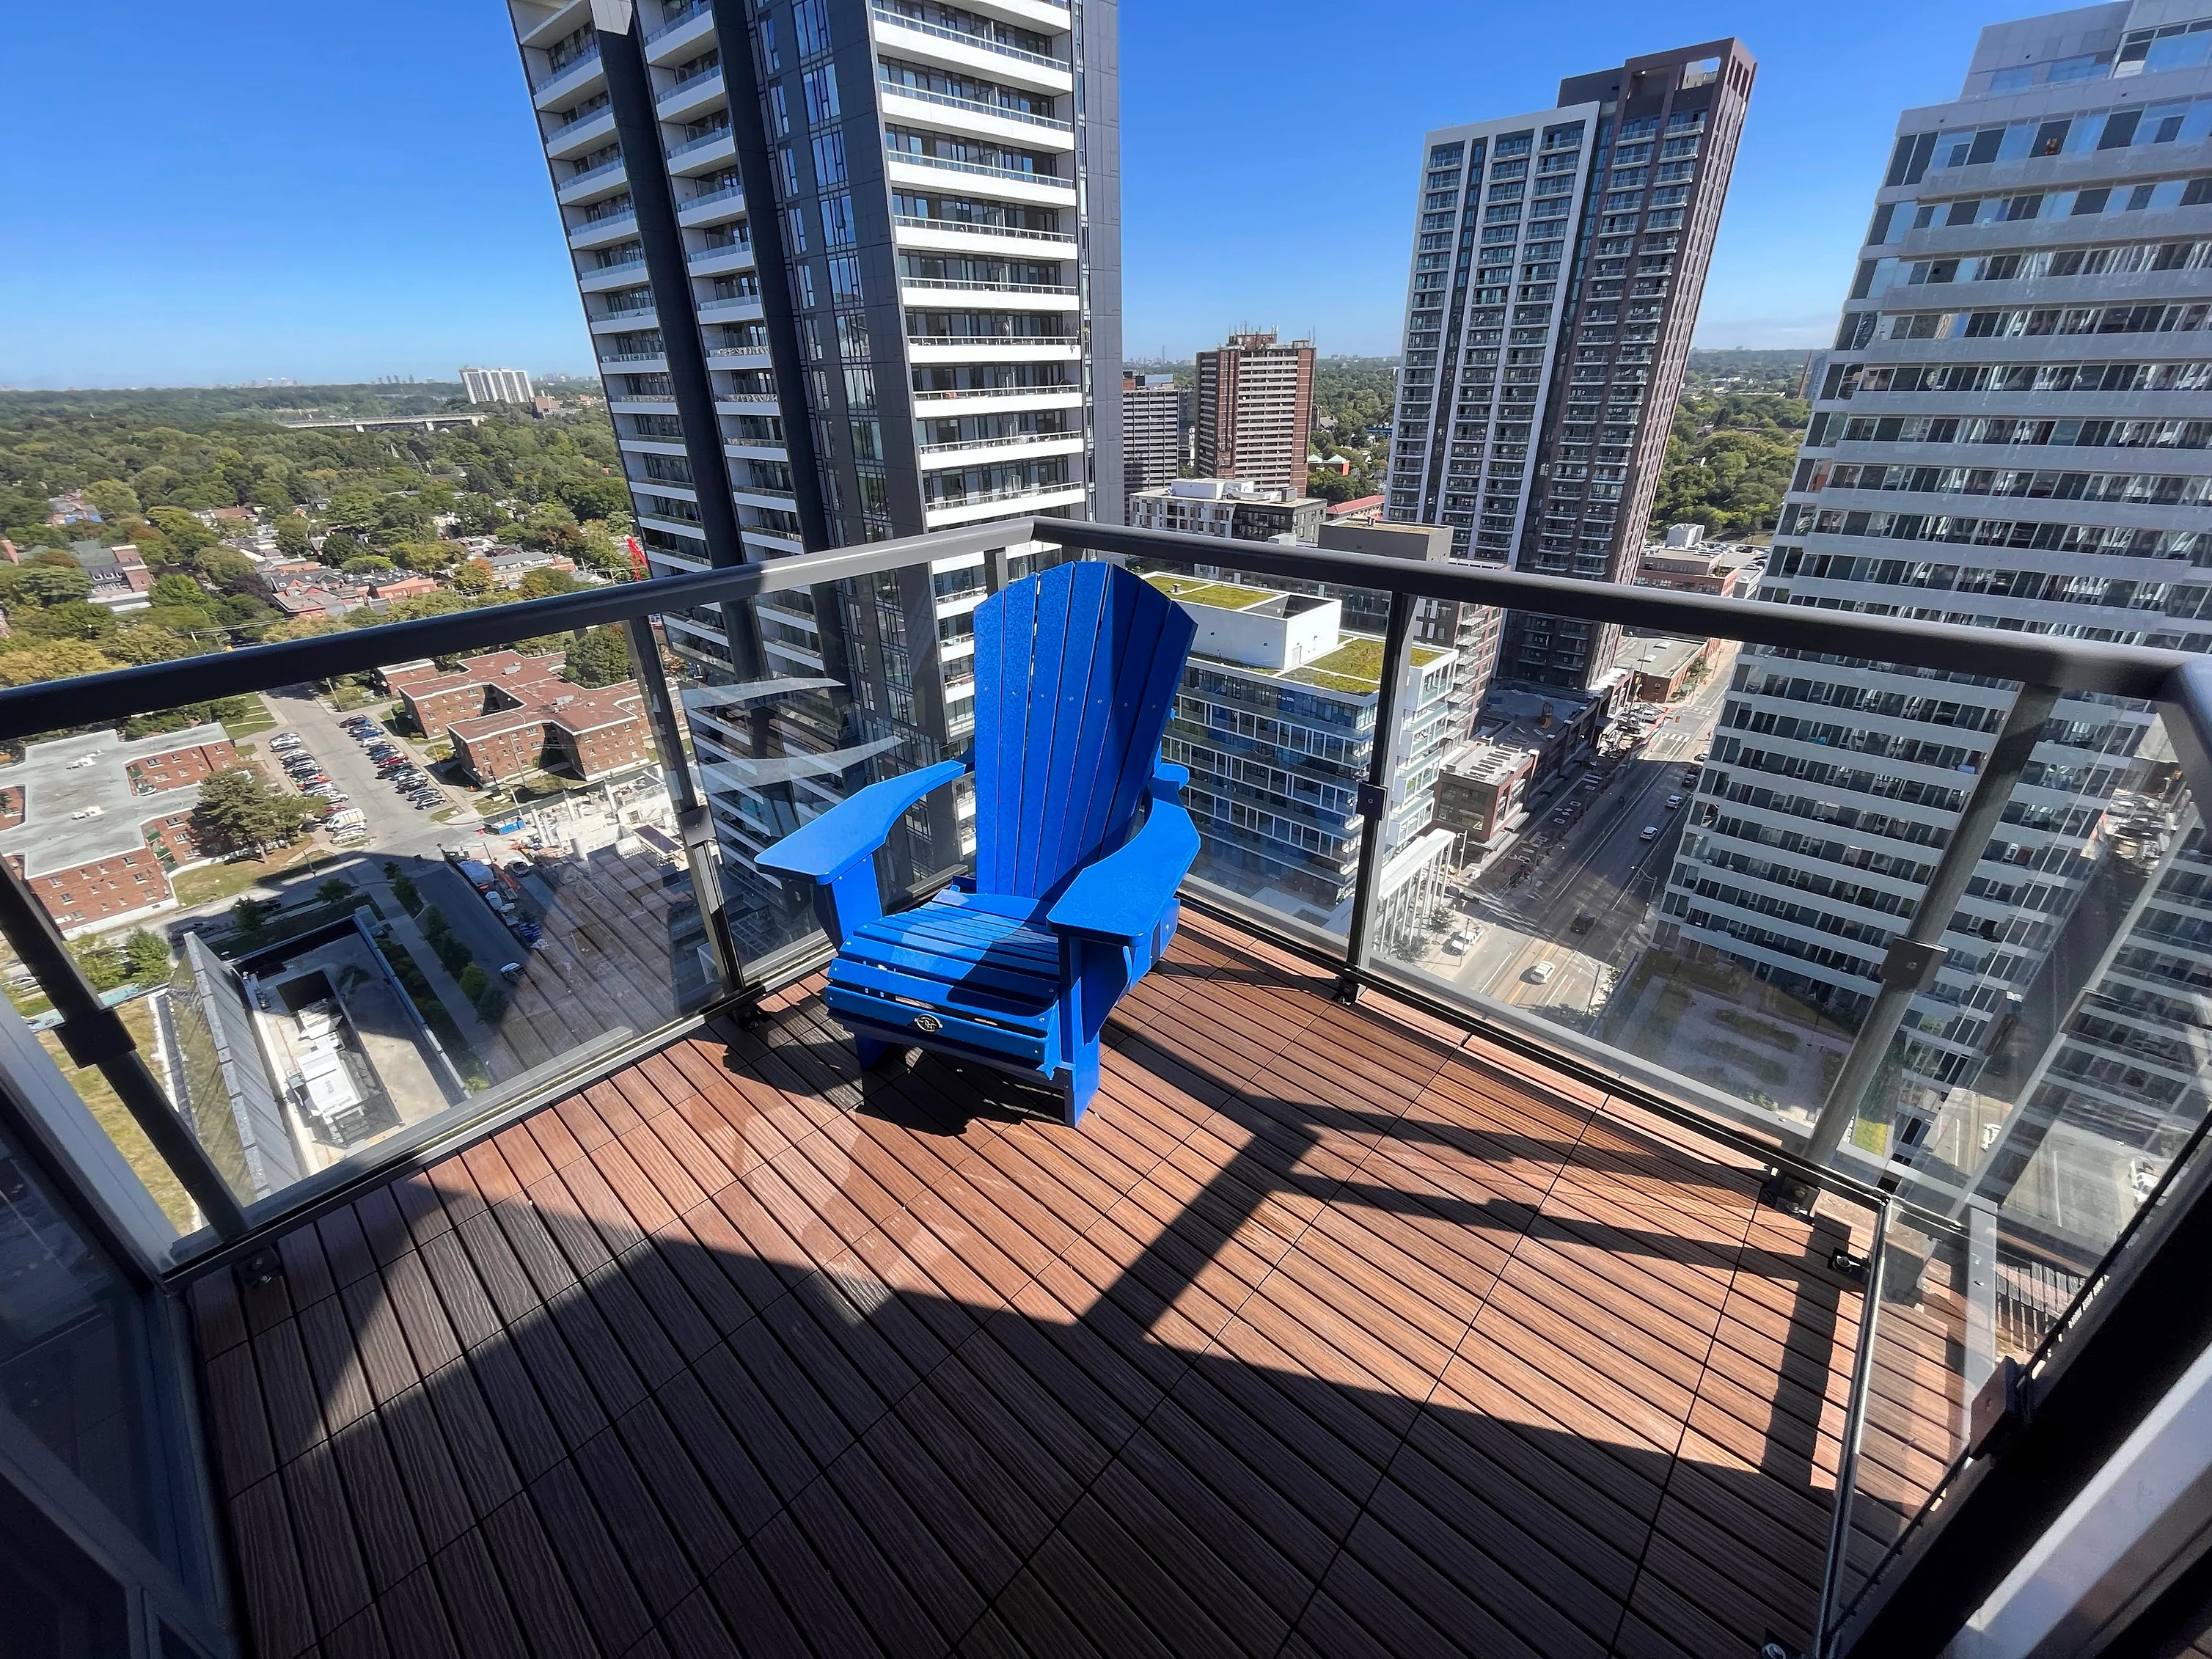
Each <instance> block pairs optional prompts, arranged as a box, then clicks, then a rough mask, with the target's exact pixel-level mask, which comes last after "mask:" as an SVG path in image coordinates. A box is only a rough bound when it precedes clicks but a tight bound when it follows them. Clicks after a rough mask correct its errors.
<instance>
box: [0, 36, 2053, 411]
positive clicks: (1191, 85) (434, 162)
mask: <svg viewBox="0 0 2212 1659" xmlns="http://www.w3.org/2000/svg"><path fill="white" fill-rule="evenodd" d="M2045 9H2052V8H2047V7H2037V6H2029V7H2015V8H2011V9H2005V10H2002V11H1998V10H1995V9H1988V8H1986V7H1983V6H1970V5H1966V4H1961V3H1958V0H1934V3H1931V4H1928V5H1922V6H1918V7H1915V8H1912V9H1904V8H1899V9H1895V10H1894V11H1892V10H1889V9H1854V10H1841V11H1839V10H1837V9H1822V8H1811V7H1808V8H1805V9H1802V10H1799V9H1790V10H1787V11H1784V12H1775V11H1772V10H1771V9H1753V8H1729V7H1723V6H1719V5H1715V4H1711V3H1702V0H1701V3H1695V4H1686V5H1680V6H1676V7H1670V8H1668V9H1664V10H1663V11H1655V10H1654V9H1650V8H1648V7H1633V6H1631V5H1628V4H1626V3H1622V0H1599V3H1596V4H1594V5H1589V6H1584V7H1581V8H1578V9H1577V11H1576V13H1575V14H1574V27H1573V28H1572V29H1571V31H1567V30H1562V29H1560V28H1559V27H1555V26H1554V24H1553V16H1554V14H1551V13H1548V12H1547V11H1545V10H1543V9H1537V8H1520V9H1503V8H1498V9H1488V8H1486V9H1481V10H1480V11H1477V10H1473V9H1455V8H1447V7H1442V6H1437V5H1434V4H1415V3H1410V0H1375V3H1370V4H1369V5H1367V6H1364V7H1363V8H1361V9H1359V10H1358V12H1357V13H1356V14H1347V13H1346V12H1345V11H1344V10H1343V9H1342V8H1341V7H1336V6H1328V7H1324V6H1322V5H1321V4H1318V3H1315V0H1267V3H1264V4H1263V3H1261V0H1186V3H1182V4H1177V5H1175V6H1173V7H1170V5H1169V4H1167V3H1164V0H1124V3H1123V4H1122V7H1121V51H1122V65H1121V71H1122V73H1121V90H1122V143H1123V179H1122V204H1123V215H1124V220H1125V238H1126V246H1125V261H1126V276H1125V283H1126V291H1125V296H1124V305H1125V312H1126V315H1127V334H1126V337H1125V340H1124V345H1125V349H1126V351H1127V355H1128V356H1130V357H1132V358H1139V357H1143V358H1152V357H1158V356H1168V357H1172V358H1179V359H1188V357H1189V356H1191V355H1192V353H1193V352H1194V351H1196V350H1198V349H1201V348H1203V347H1206V346H1208V345H1212V344H1217V343H1219V342H1220V340H1221V339H1222V338H1223V337H1225V335H1226V334H1227V333H1228V332H1229V331H1231V329H1232V328H1235V327H1237V326H1239V325H1252V326H1257V327H1269V326H1273V327H1278V328H1279V329H1280V330H1281V331H1283V332H1284V333H1285V334H1286V335H1290V334H1295V335H1301V336H1310V337H1312V338H1313V339H1314V340H1315V343H1316V346H1317V347H1318V349H1320V351H1321V352H1322V354H1323V355H1324V356H1389V355H1391V354H1394V353H1395V351H1396V350H1397V349H1398V337H1397V331H1398V326H1399V321H1400V318H1401V315H1402V311H1403V300H1404V288H1405V281H1406V268H1407V258H1408V253H1409V250H1408V249H1407V246H1405V241H1406V232H1405V226H1406V223H1407V205H1408V203H1407V197H1409V196H1410V195H1411V194H1412V192H1413V189H1414V186H1415V182H1416V181H1415V173H1416V168H1417V166H1418V159H1419V155H1418V153H1419V145H1420V140H1421V135H1422V134H1423V132H1425V131H1427V130H1428V129H1430V128H1431V127H1437V126H1443V125H1452V124H1454V123H1458V122H1463V121H1468V120H1474V119H1478V118H1484V117H1487V116H1492V115H1510V114H1512V113H1515V112H1518V111H1521V110H1534V109H1541V108H1546V107H1548V106H1550V105H1551V103H1552V102H1553V98H1554V96H1555V94H1556V92H1557V83H1558V82H1559V80H1560V78H1561V77H1563V76H1568V75H1572V74H1577V73H1579V72H1582V71H1584V70H1591V69H1595V68H1601V67H1603V66H1604V65H1606V64H1614V63H1619V62H1620V61H1621V60H1622V59H1623V58H1626V57H1629V56H1632V55H1636V54H1640V53H1644V52H1655V51H1659V50H1662V49H1664V48H1667V47H1669V46H1679V45H1685V44H1690V43H1693V42H1696V41H1699V40H1710V39H1715V38H1717V37H1720V36H1723V35H1726V34H1729V33H1735V34H1738V35H1739V36H1740V37H1741V39H1742V40H1744V41H1745V43H1746V45H1747V46H1748V47H1749V48H1750V50H1751V52H1753V54H1754V55H1755V56H1756V57H1758V58H1759V60H1760V70H1759V84H1758V88H1757V90H1756V92H1755V93H1754V94H1753V100H1752V106H1751V116H1750V120H1749V124H1748V125H1747V129H1746V132H1745V137H1744V144H1743V149H1742V153H1741V155H1740V157H1739V159H1738V161H1737V165H1736V169H1735V187H1734V189H1733V190H1732V191H1731V192H1730V197H1729V206H1728V212H1727V216H1726V218H1725V219H1724V221H1723V226H1722V230H1721V237H1720V243H1719V246H1718V249H1717V252H1716V254H1715V258H1714V264H1713V270H1712V276H1711V281H1710V283H1708V285H1707V288H1706V291H1705V307H1704V314H1703V317H1702V319H1701V320H1700V324H1699V331H1698V336H1697V343H1698V344H1699V345H1700V346H1720V347H1726V346H1744V347H1763V348H1775V349H1781V348H1789V349H1811V348H1814V347H1818V346H1820V345H1822V344H1825V343H1826V341H1827V338H1828V337H1829V336H1830V334H1831V333H1832V330H1833V328H1834V324H1835V316H1836V310H1837V305H1838V301H1840V299H1841V298H1842V294H1843V289H1844V283H1845V282H1846V281H1847V279H1848V276H1849V274H1850V262H1851V257H1852V254H1853V253H1854V252H1855V251H1856V249H1857V246H1858V244H1859V237H1860V234H1861V232H1862V230H1863V220H1864V217H1865V212H1866V202H1867V199H1868V197H1869V193H1870V191H1871V190H1872V188H1873V185H1874V183H1875V179H1876V178H1877V177H1878V175H1879V173H1880V171H1881V167H1882V165H1883V162H1884V161H1885V160H1886V158H1887V154H1888V149H1889V143H1890V135H1891V132H1892V131H1893V127H1894V125H1895V121H1896V118H1897V114H1898V112H1899V110H1900V109H1902V108H1905V107H1909V106H1916V105H1921V104H1930V103H1936V102H1941V101H1944V100H1948V99H1950V98H1952V97H1954V96H1955V95H1956V94H1957V91H1958V86H1959V82H1960V77H1961V76H1963V74H1964V73H1965V70H1966V59H1967V57H1968V55H1969V53H1970V52H1972V46H1973V41H1974V36H1975V33H1976V32H1977V31H1978V29H1979V28H1980V27H1982V26H1983V25H1984V24H1986V23H1990V22H1994V21H2001V20H2002V18H2003V17H2008V16H2027V15H2035V14H2036V13H2037V12H2039V11H2042V10H2045ZM1347 17H1353V18H1355V20H1356V27H1352V28H1347V27H1346V19H1347ZM11 40H12V42H13V46H14V52H13V61H15V63H17V64H19V65H20V66H21V67H22V68H23V69H24V70H27V73H24V74H21V75H20V76H18V77H17V81H16V84H15V94H16V98H15V109H14V113H15V124H14V132H15V143H13V144H11V145H10V146H9V149H8V152H7V155H6V157H5V159H4V160H0V191H4V192H5V196H6V199H7V200H8V201H9V204H10V205H11V208H12V209H13V213H12V215H11V217H12V219H13V222H15V225H16V227H17V230H16V233H15V235H14V236H13V237H11V239H10V247H9V258H7V260H6V261H5V262H4V263H0V306H4V307H5V315H6V316H7V317H8V318H9V319H10V321H9V325H7V326H5V327H0V386H13V387H21V388H46V387H60V386H82V387H99V386H179V385H211V384H216V383H218V382H222V383H231V384H238V383H243V382H245V381H248V380H264V381H266V380H280V379H283V380H297V381H300V382H302V383H313V382H322V383H330V382H335V381H367V380H374V379H376V378H378V377H380V376H389V375H395V374H396V375H401V376H405V375H410V374H411V375H414V376H416V377H417V378H419V379H423V380H452V379H453V378H455V376H456V375H457V374H458V371H459V366H460V365H461V364H463V363H498V364H513V366H515V367H518V368H528V369H529V370H531V371H532V373H533V374H548V373H551V374H557V373H562V372H569V373H579V374H581V373H588V372H590V369H591V354H590V348H589V344H588V341H587V338H586V334H585V331H584V327H583V324H582V320H581V318H580V313H579V311H578V307H577V303H576V296H575V289H574V283H573V280H572V278H571V276H570V271H569V266H568V261H567V259H566V258H565V257H564V254H565V251H564V249H563V248H562V245H561V242H560V240H559V236H558V231H557V225H556V216H554V215H553V214H552V213H550V211H549V210H548V206H547V197H548V196H549V194H550V185H549V183H548V181H547V178H546V172H545V164H544V157H543V155H541V154H540V153H539V151H538V145H537V143H536V133H535V128H534V124H533V123H532V120H531V118H530V115H529V110H528V106H527V103H526V98H525V94H524V88H523V85H522V77H521V70H520V67H519V65H518V64H517V63H516V61H515V53H514V48H513V36H512V34H511V33H509V31H508V28H507V21H506V19H505V16H504V15H503V10H502V9H501V6H500V5H498V4H497V3H495V0H462V3H454V0H442V3H439V4H435V5H434V4H432V3H431V0H368V3H367V4H364V5H361V6H356V7H351V8H336V9H334V8H326V7H306V8H293V9H278V10H276V11H270V10H268V9H264V8H259V7H255V8H252V9H248V8H246V7H245V6H241V5H238V4H236V3H233V0H215V3H213V4H210V5H207V6H203V7H198V8H176V7H166V6H155V5H153V4H150V3H148V0H121V3H117V4H113V5H111V6H108V7H106V8H96V9H90V10H77V11H70V10H67V9H56V8H52V7H40V8H33V9H31V10H29V11H27V12H26V13H25V14H23V15H21V17H19V18H18V19H17V20H16V21H15V32H14V33H13V35H12V36H11ZM1262 46H1264V47H1265V50H1261V47H1262ZM1303 64H1310V65H1312V66H1314V68H1315V70H1316V73H1314V74H1313V75H1312V76H1310V77H1309V78H1307V79H1304V80H1300V79H1299V78H1297V70H1298V69H1299V68H1300V67H1301V66H1302V65H1303ZM94 70H96V71H97V72H96V73H93V71H94ZM1471 71H1472V72H1471ZM102 87H108V88H113V87H127V88H136V89H137V92H136V93H135V94H134V96H133V98H132V100H131V102H130V104H129V106H128V108H127V112H120V113H118V111H117V109H116V107H115V106H105V107H106V114H101V113H100V111H99V110H98V109H96V108H95V106H94V105H95V101H96V100H98V98H99V97H100V94H99V93H98V90H97V89H98V88H102Z"/></svg>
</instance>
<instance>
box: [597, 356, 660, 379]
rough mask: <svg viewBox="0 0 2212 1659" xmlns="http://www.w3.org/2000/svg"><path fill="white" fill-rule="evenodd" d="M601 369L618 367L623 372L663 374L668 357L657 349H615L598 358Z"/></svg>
mask: <svg viewBox="0 0 2212 1659" xmlns="http://www.w3.org/2000/svg"><path fill="white" fill-rule="evenodd" d="M599 367H600V368H602V369H610V368H611V369H619V370H620V371H621V372H622V373H623V374H666V373H667V372H668V358H667V356H666V355H665V354H664V353H662V352H658V351H617V352H614V353H611V354H610V355H607V356H602V357H601V358H600V359H599Z"/></svg>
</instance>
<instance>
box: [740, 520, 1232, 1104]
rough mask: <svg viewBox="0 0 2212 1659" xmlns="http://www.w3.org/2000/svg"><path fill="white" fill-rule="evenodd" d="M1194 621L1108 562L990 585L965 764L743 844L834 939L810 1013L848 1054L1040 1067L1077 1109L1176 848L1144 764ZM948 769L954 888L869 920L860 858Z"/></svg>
mask: <svg viewBox="0 0 2212 1659" xmlns="http://www.w3.org/2000/svg"><path fill="white" fill-rule="evenodd" d="M1194 631H1195V629H1194V628H1193V626H1192V623H1191V621H1190V618H1189V617H1188V616H1186V615H1185V614H1184V613H1183V611H1182V607H1180V606H1179V605H1176V604H1174V603H1173V602H1172V601H1170V600H1169V599H1166V598H1165V597H1164V596H1163V595H1162V594H1161V593H1160V592H1158V590H1157V589H1155V588H1153V587H1152V586H1151V585H1150V584H1149V583H1146V582H1144V581H1141V580H1139V579H1138V578H1136V577H1134V576H1132V575H1131V574H1129V573H1128V572H1127V571H1126V570H1121V569H1119V568H1115V567H1114V566H1112V565H1107V564H1098V563H1077V564H1065V565H1060V566H1057V567H1055V568H1053V569H1050V570H1048V571H1045V572H1043V573H1042V574H1039V575H1036V576H1030V577H1026V578H1024V580H1021V581H1018V582H1014V583H1012V584H1010V585H1009V586H1007V587H1006V589H1005V590H1004V591H1003V592H1000V593H998V594H995V595H994V596H993V597H992V598H990V599H986V600H985V601H984V602H983V603H982V604H981V605H980V606H978V607H977V608H976V611H975V746H974V747H973V748H972V749H971V750H969V753H968V755H967V756H966V757H964V758H963V759H960V760H952V761H945V762H943V763H940V764H939V765H935V766H929V767H924V768H922V769H920V770H919V771H915V772H910V773H908V774H907V775H904V776H903V777H896V778H888V779H885V780H884V781H883V782H881V783H875V784H871V785H869V786H868V787H866V788H865V789H862V790H860V792H859V793H856V794H854V795H853V796H852V797H851V798H850V799H848V800H845V801H842V802H840V803H839V804H838V805H836V807H835V808H833V809H832V810H831V811H828V812H825V813H823V815H822V816H821V817H817V818H816V819H815V820H813V822H811V823H808V824H806V825H805V826H803V827H802V828H800V829H797V830H795V831H794V832H793V833H792V834H790V835H788V836H785V837H784V838H783V839H782V840H781V841H779V842H776V843H775V845H774V846H772V847H770V848H769V849H768V850H767V851H766V852H765V853H763V854H761V858H760V862H761V864H762V865H763V867H765V868H767V869H769V870H774V871H777V872H781V873H783V874H786V875H790V876H795V877H803V878H805V879H807V880H809V881H811V882H812V883H813V884H814V887H813V893H814V906H815V911H816V914H817V915H819V916H820V918H821V921H822V926H823V928H825V929H826V930H827V931H828V933H829V937H830V939H831V940H832V941H833V942H834V943H835V944H836V946H837V957H836V961H835V962H834V963H832V964H831V965H830V969H829V992H828V1000H829V1008H830V1011H831V1012H833V1013H834V1014H836V1017H837V1018H838V1019H839V1020H840V1021H842V1023H843V1024H845V1025H846V1026H847V1027H848V1029H849V1030H851V1031H852V1033H853V1036H854V1042H855V1046H856V1048H858V1050H859V1053H860V1063H861V1064H862V1065H864V1066H867V1065H872V1064H874V1063H875V1061H876V1060H879V1059H881V1058H882V1057H883V1055H884V1054H886V1053H889V1052H890V1051H892V1050H903V1049H905V1048H908V1047H909V1046H913V1045H915V1044H919V1045H921V1047H923V1048H933V1049H937V1050H939V1051H940V1052H942V1053H944V1054H953V1055H957V1056H959V1057H961V1058H963V1059H967V1060H980V1061H981V1062H983V1063H984V1064H986V1065H989V1066H996V1067H998V1068H999V1069H1000V1070H1001V1071H1006V1072H1012V1073H1018V1074H1022V1075H1033V1076H1036V1077H1038V1078H1041V1079H1043V1080H1044V1081H1045V1082H1047V1083H1048V1084H1049V1085H1053V1086H1054V1087H1056V1088H1057V1089H1058V1090H1059V1091H1060V1095H1061V1097H1062V1100H1063V1103H1064V1106H1065V1110H1066V1120H1067V1121H1068V1122H1070V1123H1073V1122H1074V1121H1076V1120H1077V1119H1079V1118H1080V1117H1081V1116H1082V1115H1083V1110H1084V1108H1085V1107H1086V1106H1087V1105H1089V1104H1090V1103H1091V1095H1092V1093H1093V1092H1094V1091H1096V1090H1097V1086H1098V1036H1099V1033H1100V1031H1101V1030H1103V1028H1104V1026H1105V1023H1106V1016H1107V1014H1108V1012H1109V1011H1110V1010H1111V1009H1112V1008H1113V1006H1114V1004H1115V1002H1116V1001H1117V1000H1120V998H1121V995H1122V994H1123V993H1124V992H1126V991H1127V989H1128V988H1129V987H1131V986H1132V985H1134V984H1135V983H1136V982H1137V981H1138V980H1139V979H1141V978H1142V977H1143V976H1144V975H1145V973H1146V970H1147V969H1150V968H1151V967H1152V963H1155V962H1157V961H1158V960H1159V958H1160V957H1161V955H1162V954H1163V953H1164V951H1166V949H1167V945H1168V940H1169V939H1170V938H1172V937H1173V936H1174V933H1175V927H1176V917H1177V915H1178V914H1179V907H1178V906H1177V905H1176V896H1175V895H1176V886H1177V884H1179V883H1180V882H1181V881H1182V878H1183V875H1184V873H1185V872H1187V871H1188V870H1189V868H1190V864H1191V860H1192V859H1193V858H1194V857H1195V856H1196V855H1197V853H1198V832H1197V830H1196V829H1193V828H1192V826H1191V822H1190V815H1189V814H1188V812H1186V811H1184V810H1183V808H1182V802H1181V800H1180V799H1179V797H1180V795H1181V793H1182V786H1183V785H1184V784H1185V783H1186V782H1188V781H1189V777H1190V774H1189V773H1188V770H1186V769H1184V768H1182V767H1180V766H1171V765H1169V764H1168V763H1165V762H1164V761H1163V760H1161V758H1160V734H1161V732H1163V731H1164V729H1165V727H1166V726H1167V719H1168V713H1169V710H1170V707H1171V706H1172V704H1173V702H1174V698H1175V690H1176V680H1177V678H1178V677H1179V676H1180V675H1181V674H1182V665H1183V659H1184V658H1185V657H1186V656H1187V655H1188V653H1189V651H1190V641H1191V636H1192V635H1193V633H1194ZM970 772H972V773H973V774H974V775H975V878H974V879H973V881H972V882H971V881H966V880H963V881H962V882H960V883H958V884H956V885H955V886H954V887H952V888H948V889H946V890H943V891H940V892H939V893H938V894H936V895H935V896H933V897H932V898H931V899H930V900H929V901H928V902H926V903H923V904H921V905H918V906H916V907H915V908H912V909H909V910H904V911H901V912H898V913H897V914H896V915H884V909H883V895H882V892H881V890H880V889H879V887H878V883H877V879H876V868H875V857H874V854H875V852H876V849H877V848H879V847H881V846H882V845H883V844H884V839H885V838H886V837H887V836H889V835H890V831H891V829H892V826H893V825H895V824H896V823H897V822H898V820H899V817H900V816H901V815H902V813H904V812H905V811H907V809H908V808H909V807H911V806H912V805H915V802H917V801H919V800H921V799H922V797H923V796H925V795H927V794H928V793H930V792H931V791H932V790H934V789H939V788H942V787H945V785H947V784H950V783H951V782H952V781H954V780H955V779H957V778H959V777H961V776H963V775H966V774H968V773H970ZM1147 798H1149V800H1150V806H1149V810H1148V811H1146V814H1145V817H1144V818H1143V820H1142V822H1141V823H1137V810H1138V808H1139V805H1142V804H1144V803H1145V802H1146V799H1147ZM1133 823H1135V825H1136V827H1135V829H1133V830H1132V829H1131V826H1132V824H1133Z"/></svg>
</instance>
